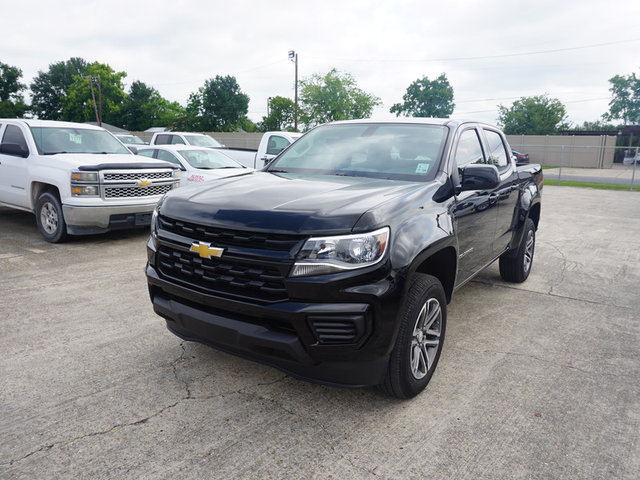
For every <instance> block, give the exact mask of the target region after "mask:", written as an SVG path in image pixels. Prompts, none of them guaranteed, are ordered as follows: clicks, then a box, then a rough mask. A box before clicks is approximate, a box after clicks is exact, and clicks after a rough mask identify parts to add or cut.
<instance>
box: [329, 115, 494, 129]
mask: <svg viewBox="0 0 640 480" xmlns="http://www.w3.org/2000/svg"><path fill="white" fill-rule="evenodd" d="M354 123H412V124H418V125H445V126H451V127H457V126H459V125H462V124H463V123H477V124H481V125H489V124H487V123H485V122H479V121H477V120H469V119H467V120H453V119H451V118H430V117H429V118H427V117H401V118H396V117H391V118H368V119H361V120H340V121H337V122H331V123H330V125H341V124H354Z"/></svg>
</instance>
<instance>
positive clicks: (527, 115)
mask: <svg viewBox="0 0 640 480" xmlns="http://www.w3.org/2000/svg"><path fill="white" fill-rule="evenodd" d="M498 110H499V113H498V123H499V124H500V125H501V126H502V128H503V129H504V133H507V134H510V135H553V134H555V133H556V132H557V131H558V130H562V129H567V128H568V127H569V124H568V122H567V111H566V108H565V106H564V105H563V104H562V102H560V100H558V99H557V98H549V97H548V96H547V95H536V96H533V97H522V98H520V99H518V100H516V101H515V102H513V104H512V105H511V107H508V108H507V107H504V106H502V105H498Z"/></svg>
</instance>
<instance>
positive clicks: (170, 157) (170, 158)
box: [157, 150, 182, 167]
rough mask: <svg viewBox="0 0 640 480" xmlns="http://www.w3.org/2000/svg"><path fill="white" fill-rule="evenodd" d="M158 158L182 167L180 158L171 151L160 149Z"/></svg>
mask: <svg viewBox="0 0 640 480" xmlns="http://www.w3.org/2000/svg"><path fill="white" fill-rule="evenodd" d="M157 158H158V160H164V161H165V162H171V163H173V164H174V165H177V166H179V167H181V166H182V165H181V164H180V160H178V159H177V158H176V157H175V155H174V154H173V153H171V152H167V151H166V150H158V156H157Z"/></svg>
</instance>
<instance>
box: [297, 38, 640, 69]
mask: <svg viewBox="0 0 640 480" xmlns="http://www.w3.org/2000/svg"><path fill="white" fill-rule="evenodd" d="M639 41H640V38H634V39H630V40H619V41H615V42H603V43H593V44H590V45H580V46H577V47H566V48H554V49H550V50H535V51H530V52H521V53H503V54H499V55H481V56H477V57H443V58H423V59H419V58H418V59H416V58H413V59H406V58H405V59H398V58H388V59H374V58H370V59H366V58H326V57H314V56H312V55H309V56H308V58H313V59H316V60H332V61H345V62H347V61H348V62H394V63H405V62H459V61H468V60H487V59H491V58H512V57H524V56H528V55H542V54H546V53H558V52H569V51H573V50H584V49H587V48H597V47H606V46H610V45H620V44H622V43H633V42H639Z"/></svg>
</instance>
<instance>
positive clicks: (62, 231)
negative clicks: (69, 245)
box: [35, 192, 67, 243]
mask: <svg viewBox="0 0 640 480" xmlns="http://www.w3.org/2000/svg"><path fill="white" fill-rule="evenodd" d="M35 213H36V223H37V224H38V230H39V231H40V234H41V235H42V236H43V237H44V239H45V240H46V241H47V242H51V243H59V242H62V241H64V240H65V239H66V238H67V224H66V223H65V221H64V215H63V213H62V205H61V204H60V200H58V197H57V196H56V195H55V194H53V193H51V192H44V193H43V194H41V195H40V196H39V197H38V201H37V202H36V212H35Z"/></svg>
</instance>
